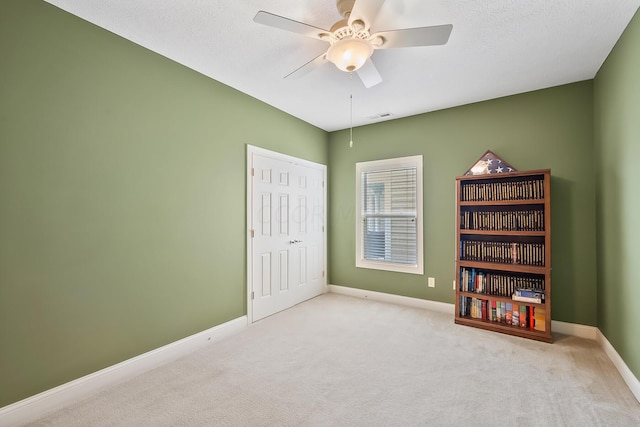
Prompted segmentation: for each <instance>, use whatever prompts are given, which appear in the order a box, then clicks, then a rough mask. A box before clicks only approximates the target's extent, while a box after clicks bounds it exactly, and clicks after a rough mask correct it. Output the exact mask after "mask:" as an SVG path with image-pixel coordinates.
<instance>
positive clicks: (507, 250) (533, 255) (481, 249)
mask: <svg viewBox="0 0 640 427" xmlns="http://www.w3.org/2000/svg"><path fill="white" fill-rule="evenodd" d="M460 259H461V260H465V261H480V262H496V263H501V264H525V265H533V266H544V243H517V242H487V241H476V240H460Z"/></svg>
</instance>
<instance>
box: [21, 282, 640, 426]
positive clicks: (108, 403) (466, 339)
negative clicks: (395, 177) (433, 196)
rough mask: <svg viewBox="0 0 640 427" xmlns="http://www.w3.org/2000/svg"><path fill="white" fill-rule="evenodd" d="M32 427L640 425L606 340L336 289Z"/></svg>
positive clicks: (639, 412)
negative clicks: (534, 335) (458, 320)
mask: <svg viewBox="0 0 640 427" xmlns="http://www.w3.org/2000/svg"><path fill="white" fill-rule="evenodd" d="M30 425H32V426H64V427H73V426H82V427H90V426H136V427H139V426H467V425H473V426H492V427H495V426H509V425H517V426H640V403H638V401H637V400H636V399H635V397H634V396H633V394H632V393H631V391H630V390H629V389H628V388H627V386H626V385H625V383H624V381H623V380H622V378H621V376H620V375H619V373H618V372H617V370H616V369H615V367H614V366H613V364H612V363H611V361H610V360H609V359H608V358H607V356H606V355H605V353H604V352H603V350H602V349H601V348H600V347H599V346H598V344H597V343H596V342H594V341H590V340H585V339H581V338H576V337H570V336H563V335H557V334H556V335H554V343H553V344H546V343H540V342H536V341H531V340H527V339H522V338H517V337H512V336H507V335H502V334H497V333H492V332H488V331H484V330H479V329H475V328H469V327H465V326H460V325H455V324H454V323H453V318H452V316H451V315H447V314H443V313H438V312H433V311H428V310H421V309H416V308H409V307H403V306H397V305H393V304H386V303H380V302H375V301H370V300H363V299H357V298H352V297H348V296H343V295H337V294H331V293H330V294H325V295H322V296H319V297H317V298H314V299H312V300H309V301H307V302H304V303H302V304H300V305H298V306H295V307H293V308H291V309H289V310H286V311H284V312H281V313H278V314H276V315H274V316H271V317H268V318H266V319H263V320H261V321H259V322H256V323H255V324H253V325H252V326H250V327H249V328H247V329H245V330H244V331H242V332H241V333H238V334H236V335H234V336H231V337H228V338H226V339H224V340H221V341H218V342H215V343H213V344H212V345H210V346H207V347H205V348H203V349H201V350H199V351H197V352H195V353H193V354H191V355H189V356H186V357H183V358H181V359H179V360H176V361H174V362H171V363H168V364H166V365H164V366H162V367H160V368H157V369H154V370H151V371H149V372H146V373H144V374H141V375H139V376H137V377H134V378H130V379H128V380H126V381H122V382H120V383H117V384H114V385H112V386H109V387H107V388H105V389H103V390H101V391H99V392H97V393H95V394H93V395H91V396H86V398H85V399H84V400H82V401H78V402H76V403H75V404H73V405H71V406H69V407H67V408H64V409H62V410H60V411H58V412H56V413H53V414H51V415H50V416H47V417H46V418H43V419H40V420H38V421H37V422H35V423H31V424H30Z"/></svg>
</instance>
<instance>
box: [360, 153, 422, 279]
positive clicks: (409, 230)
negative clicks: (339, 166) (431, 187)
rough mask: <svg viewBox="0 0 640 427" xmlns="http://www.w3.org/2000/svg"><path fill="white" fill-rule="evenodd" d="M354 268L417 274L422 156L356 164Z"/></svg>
mask: <svg viewBox="0 0 640 427" xmlns="http://www.w3.org/2000/svg"><path fill="white" fill-rule="evenodd" d="M356 169H357V172H358V178H357V179H359V183H357V191H358V198H359V200H358V202H359V203H358V212H359V213H360V216H359V218H358V220H359V224H358V226H357V227H358V230H357V239H358V240H357V245H356V246H357V250H358V254H357V262H356V265H357V266H358V267H365V268H376V269H385V270H392V271H404V272H412V273H417V274H422V231H421V230H422V209H421V205H422V197H421V191H422V190H421V189H422V185H421V184H422V157H421V156H413V157H409V158H402V159H390V160H382V161H376V162H365V163H358V164H357V167H356Z"/></svg>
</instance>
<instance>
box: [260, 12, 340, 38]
mask: <svg viewBox="0 0 640 427" xmlns="http://www.w3.org/2000/svg"><path fill="white" fill-rule="evenodd" d="M253 21H254V22H257V23H258V24H264V25H268V26H270V27H274V28H279V29H281V30H285V31H291V32H292V33H298V34H302V35H303V36H307V37H311V38H314V39H318V40H322V39H321V38H320V34H326V33H328V32H329V31H327V30H323V29H322V28H318V27H314V26H313V25H309V24H305V23H302V22H298V21H294V20H293V19H289V18H285V17H284V16H279V15H274V14H273V13H269V12H265V11H264V10H261V11H260V12H258V13H257V14H256V16H255V17H254V18H253Z"/></svg>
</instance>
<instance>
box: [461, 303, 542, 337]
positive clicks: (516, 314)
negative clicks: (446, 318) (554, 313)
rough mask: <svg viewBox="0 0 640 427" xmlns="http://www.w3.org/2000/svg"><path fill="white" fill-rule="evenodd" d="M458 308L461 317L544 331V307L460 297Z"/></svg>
mask: <svg viewBox="0 0 640 427" xmlns="http://www.w3.org/2000/svg"><path fill="white" fill-rule="evenodd" d="M459 308H460V312H459V314H460V316H461V317H471V318H473V319H481V320H486V321H489V322H495V323H501V324H505V325H512V326H518V327H520V328H528V329H534V330H536V331H541V332H544V331H546V310H545V308H544V307H533V306H530V305H526V304H517V303H515V302H513V303H511V302H502V301H495V300H486V299H481V298H475V297H464V296H461V297H460V307H459Z"/></svg>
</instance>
